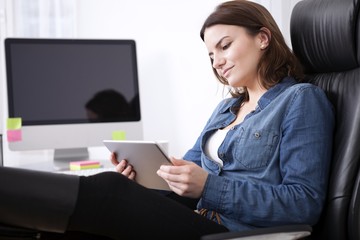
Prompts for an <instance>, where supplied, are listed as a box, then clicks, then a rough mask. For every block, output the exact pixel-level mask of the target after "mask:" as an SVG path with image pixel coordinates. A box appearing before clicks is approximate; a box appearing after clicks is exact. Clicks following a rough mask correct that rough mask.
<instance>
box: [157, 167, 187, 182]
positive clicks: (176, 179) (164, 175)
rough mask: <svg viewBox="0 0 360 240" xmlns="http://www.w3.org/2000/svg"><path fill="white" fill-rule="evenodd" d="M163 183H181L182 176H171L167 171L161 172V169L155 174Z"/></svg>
mask: <svg viewBox="0 0 360 240" xmlns="http://www.w3.org/2000/svg"><path fill="white" fill-rule="evenodd" d="M156 173H157V174H158V175H159V176H160V177H161V178H163V179H164V180H165V181H170V182H183V181H182V176H181V175H179V174H172V173H170V172H169V171H163V170H162V169H161V168H160V169H159V170H158V171H157V172H156Z"/></svg>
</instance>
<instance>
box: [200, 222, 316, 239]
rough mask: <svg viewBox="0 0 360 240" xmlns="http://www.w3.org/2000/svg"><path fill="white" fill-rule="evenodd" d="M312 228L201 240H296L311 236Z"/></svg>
mask: <svg viewBox="0 0 360 240" xmlns="http://www.w3.org/2000/svg"><path fill="white" fill-rule="evenodd" d="M311 232H312V227H311V226H309V225H286V226H279V227H269V228H257V229H253V230H248V231H242V232H226V233H216V234H209V235H205V236H202V237H201V240H226V239H228V240H230V239H231V240H235V239H238V240H252V239H256V240H265V239H266V240H294V239H305V238H306V237H307V236H310V235H311Z"/></svg>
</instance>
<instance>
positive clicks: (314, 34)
mask: <svg viewBox="0 0 360 240" xmlns="http://www.w3.org/2000/svg"><path fill="white" fill-rule="evenodd" d="M359 5H360V1H359V0H303V1H301V2H299V3H297V4H296V6H295V7H294V9H293V12H292V15H291V24H290V33H291V41H292V48H293V51H294V53H295V54H296V55H297V56H298V58H299V59H300V61H301V62H302V64H303V66H304V68H305V73H306V81H307V82H310V83H313V84H316V85H318V86H320V87H321V88H322V89H324V90H325V92H326V93H327V96H328V97H329V99H330V101H331V102H332V103H333V105H334V107H335V110H336V132H335V136H334V147H333V160H332V166H331V175H330V181H329V190H328V196H327V202H326V207H325V209H324V211H323V214H322V217H321V219H320V221H319V222H318V223H317V224H316V225H315V226H308V227H312V228H309V229H308V230H307V229H306V226H291V227H289V226H287V227H286V228H285V230H286V232H296V231H302V232H306V231H309V232H311V231H312V233H311V235H310V236H309V237H307V239H319V240H322V239H326V240H355V239H356V240H359V239H360V169H359V163H360V64H359V61H360V48H359V47H360V32H359V30H360V24H359V22H360V16H359V8H360V6H359ZM259 232H260V233H259ZM264 232H265V233H264ZM276 232H283V231H282V230H281V227H277V228H275V229H274V228H268V229H259V230H254V231H247V232H242V233H237V234H236V233H225V234H213V235H208V236H204V237H203V238H202V239H203V240H210V239H212V240H215V239H230V238H231V239H241V238H242V237H243V236H259V235H261V234H263V235H266V234H270V233H276ZM280 239H283V238H280ZM285 239H288V238H285Z"/></svg>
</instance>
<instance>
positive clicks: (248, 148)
mask: <svg viewBox="0 0 360 240" xmlns="http://www.w3.org/2000/svg"><path fill="white" fill-rule="evenodd" d="M278 139H279V132H277V131H270V130H268V129H254V128H249V129H244V128H242V129H241V133H240V134H239V138H238V142H237V146H236V147H235V148H234V149H235V161H237V162H238V163H240V164H241V165H242V166H243V167H244V168H246V169H254V168H262V167H266V166H267V165H268V164H269V161H270V160H271V159H272V158H273V157H274V155H275V152H274V151H275V149H276V145H277V142H278Z"/></svg>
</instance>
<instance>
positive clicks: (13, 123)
mask: <svg viewBox="0 0 360 240" xmlns="http://www.w3.org/2000/svg"><path fill="white" fill-rule="evenodd" d="M21 125H22V120H21V118H8V119H7V122H6V127H7V129H8V130H16V129H20V128H21Z"/></svg>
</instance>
